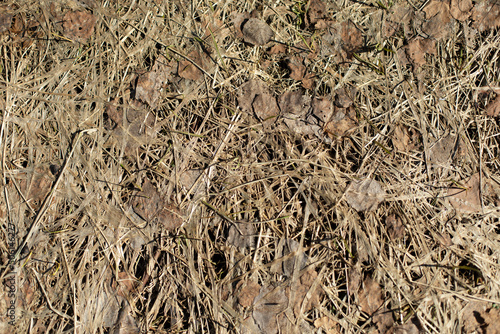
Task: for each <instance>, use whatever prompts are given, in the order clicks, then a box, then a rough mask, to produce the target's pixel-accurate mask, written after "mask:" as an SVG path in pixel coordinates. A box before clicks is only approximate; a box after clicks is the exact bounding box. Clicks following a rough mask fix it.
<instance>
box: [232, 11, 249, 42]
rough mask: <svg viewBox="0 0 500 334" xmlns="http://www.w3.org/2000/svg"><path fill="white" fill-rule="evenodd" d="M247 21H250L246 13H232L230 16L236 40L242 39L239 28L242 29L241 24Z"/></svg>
mask: <svg viewBox="0 0 500 334" xmlns="http://www.w3.org/2000/svg"><path fill="white" fill-rule="evenodd" d="M248 19H250V13H248V12H244V13H238V12H233V13H232V14H231V21H232V23H233V26H234V28H235V33H236V37H237V38H241V39H243V38H244V36H243V32H242V31H241V28H242V27H243V22H246V21H247V20H248Z"/></svg>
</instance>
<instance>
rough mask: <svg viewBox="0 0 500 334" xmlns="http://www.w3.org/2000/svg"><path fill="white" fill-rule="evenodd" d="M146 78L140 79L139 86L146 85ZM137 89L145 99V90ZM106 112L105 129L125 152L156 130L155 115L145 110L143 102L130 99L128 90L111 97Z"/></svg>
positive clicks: (132, 149)
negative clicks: (107, 119)
mask: <svg viewBox="0 0 500 334" xmlns="http://www.w3.org/2000/svg"><path fill="white" fill-rule="evenodd" d="M146 80H147V79H144V80H142V81H141V82H142V83H143V85H141V87H143V88H144V86H146ZM148 87H150V86H148ZM139 91H141V95H140V96H141V97H142V98H144V99H147V98H146V95H145V93H146V90H145V89H144V90H143V89H142V88H140V89H139ZM153 96H154V94H153ZM151 103H153V100H151ZM106 112H107V115H108V117H109V119H110V121H111V122H110V123H108V124H107V129H108V130H110V131H111V134H112V137H113V138H114V140H115V141H117V142H118V143H119V144H121V145H122V147H124V149H125V152H126V153H127V154H130V153H131V152H133V151H134V150H135V149H137V148H138V147H139V146H140V145H142V144H143V143H145V142H147V141H148V140H150V139H152V138H153V137H154V135H155V134H156V132H157V129H156V128H155V123H156V119H155V116H154V115H153V114H152V113H151V112H150V111H148V110H146V106H145V105H144V104H143V103H141V102H140V101H137V100H134V99H132V98H131V97H130V91H126V92H125V94H124V97H123V98H115V99H113V100H112V101H111V102H110V104H109V105H108V107H107V109H106Z"/></svg>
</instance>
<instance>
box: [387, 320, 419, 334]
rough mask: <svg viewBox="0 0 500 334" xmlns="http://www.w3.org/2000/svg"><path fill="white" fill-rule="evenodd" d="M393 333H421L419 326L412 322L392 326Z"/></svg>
mask: <svg viewBox="0 0 500 334" xmlns="http://www.w3.org/2000/svg"><path fill="white" fill-rule="evenodd" d="M392 333H393V334H419V333H420V331H419V330H418V327H417V326H415V325H414V324H412V323H407V324H404V325H397V326H394V327H393V328H392Z"/></svg>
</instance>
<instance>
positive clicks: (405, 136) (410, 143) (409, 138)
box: [392, 124, 418, 152]
mask: <svg viewBox="0 0 500 334" xmlns="http://www.w3.org/2000/svg"><path fill="white" fill-rule="evenodd" d="M417 143H418V134H417V133H416V131H415V130H413V129H408V127H407V126H404V125H401V124H398V125H397V126H396V128H395V129H394V133H393V137H392V145H394V148H396V149H397V150H398V151H400V152H409V151H411V150H413V149H415V148H417Z"/></svg>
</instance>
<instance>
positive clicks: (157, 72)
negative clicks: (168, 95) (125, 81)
mask: <svg viewBox="0 0 500 334" xmlns="http://www.w3.org/2000/svg"><path fill="white" fill-rule="evenodd" d="M171 71H172V65H168V64H167V59H166V58H165V57H163V56H160V57H158V58H157V59H156V61H155V64H154V66H153V68H152V69H151V71H149V72H146V73H144V74H142V75H140V76H139V77H138V78H137V83H136V85H135V86H136V87H135V98H136V99H138V100H141V101H143V102H144V103H147V104H148V105H149V106H150V107H151V108H152V109H156V107H157V106H158V100H159V98H160V93H161V88H162V87H163V85H164V84H165V83H166V82H167V80H168V78H169V76H170V74H171Z"/></svg>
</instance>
